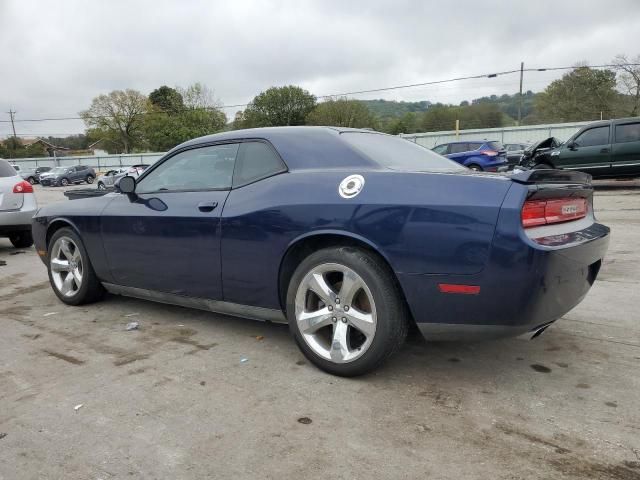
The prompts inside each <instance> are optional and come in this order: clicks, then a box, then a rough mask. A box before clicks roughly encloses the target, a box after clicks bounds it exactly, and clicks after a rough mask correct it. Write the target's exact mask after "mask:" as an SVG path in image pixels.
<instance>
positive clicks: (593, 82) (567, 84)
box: [535, 66, 617, 122]
mask: <svg viewBox="0 0 640 480" xmlns="http://www.w3.org/2000/svg"><path fill="white" fill-rule="evenodd" d="M615 87H616V74H615V72H613V71H611V70H594V69H592V68H589V67H587V66H578V67H576V68H575V69H574V70H572V71H571V72H569V73H567V74H565V75H563V76H562V78H561V79H559V80H555V81H553V82H551V84H550V85H549V86H548V87H547V88H546V89H545V90H544V92H542V93H539V94H538V95H537V96H536V100H535V109H536V112H535V113H536V116H537V117H538V118H540V119H542V120H543V121H546V122H573V121H582V120H593V119H595V118H600V114H601V113H602V116H603V117H604V118H610V117H611V115H612V114H613V111H614V108H615V104H616V101H617V93H616V90H615Z"/></svg>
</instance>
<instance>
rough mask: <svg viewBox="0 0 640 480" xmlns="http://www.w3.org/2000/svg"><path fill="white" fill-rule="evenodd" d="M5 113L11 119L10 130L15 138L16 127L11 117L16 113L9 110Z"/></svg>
mask: <svg viewBox="0 0 640 480" xmlns="http://www.w3.org/2000/svg"><path fill="white" fill-rule="evenodd" d="M7 113H8V114H9V117H11V128H12V129H13V138H17V137H16V126H15V125H14V124H13V116H14V115H15V114H16V113H18V112H14V111H12V110H11V109H9V111H8V112H7Z"/></svg>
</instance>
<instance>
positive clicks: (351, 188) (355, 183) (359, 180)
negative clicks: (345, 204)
mask: <svg viewBox="0 0 640 480" xmlns="http://www.w3.org/2000/svg"><path fill="white" fill-rule="evenodd" d="M363 188H364V178H363V177H362V175H349V176H348V177H347V178H345V179H344V180H342V181H341V182H340V186H339V187H338V193H339V194H340V196H341V197H342V198H353V197H355V196H356V195H358V194H359V193H360V192H361V191H362V189H363Z"/></svg>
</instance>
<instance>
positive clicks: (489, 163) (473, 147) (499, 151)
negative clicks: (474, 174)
mask: <svg viewBox="0 0 640 480" xmlns="http://www.w3.org/2000/svg"><path fill="white" fill-rule="evenodd" d="M433 151H434V152H436V153H439V154H440V155H444V156H445V157H447V158H450V159H451V160H454V161H456V162H458V163H459V164H461V165H464V166H465V167H468V168H470V169H471V170H476V171H485V172H505V171H507V170H508V168H509V164H508V163H507V156H506V152H505V150H504V147H503V146H502V144H501V143H500V142H496V141H488V140H482V141H478V142H472V141H468V140H465V141H461V142H450V143H443V144H441V145H437V146H436V147H434V148H433Z"/></svg>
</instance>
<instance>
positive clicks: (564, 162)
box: [551, 125, 611, 176]
mask: <svg viewBox="0 0 640 480" xmlns="http://www.w3.org/2000/svg"><path fill="white" fill-rule="evenodd" d="M609 130H610V127H609V125H600V126H595V127H590V128H587V129H585V130H583V131H582V132H579V133H578V134H577V135H576V136H575V137H573V138H572V139H570V140H568V141H567V142H566V143H565V144H564V145H563V146H562V147H561V148H560V149H559V150H557V151H556V152H557V153H555V152H554V153H552V156H551V159H552V161H553V162H554V164H555V166H556V167H558V168H566V169H569V170H582V171H584V172H586V173H590V174H591V175H594V176H598V175H607V174H608V173H610V170H611V168H610V167H611V165H610V160H611V145H610V132H609Z"/></svg>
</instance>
